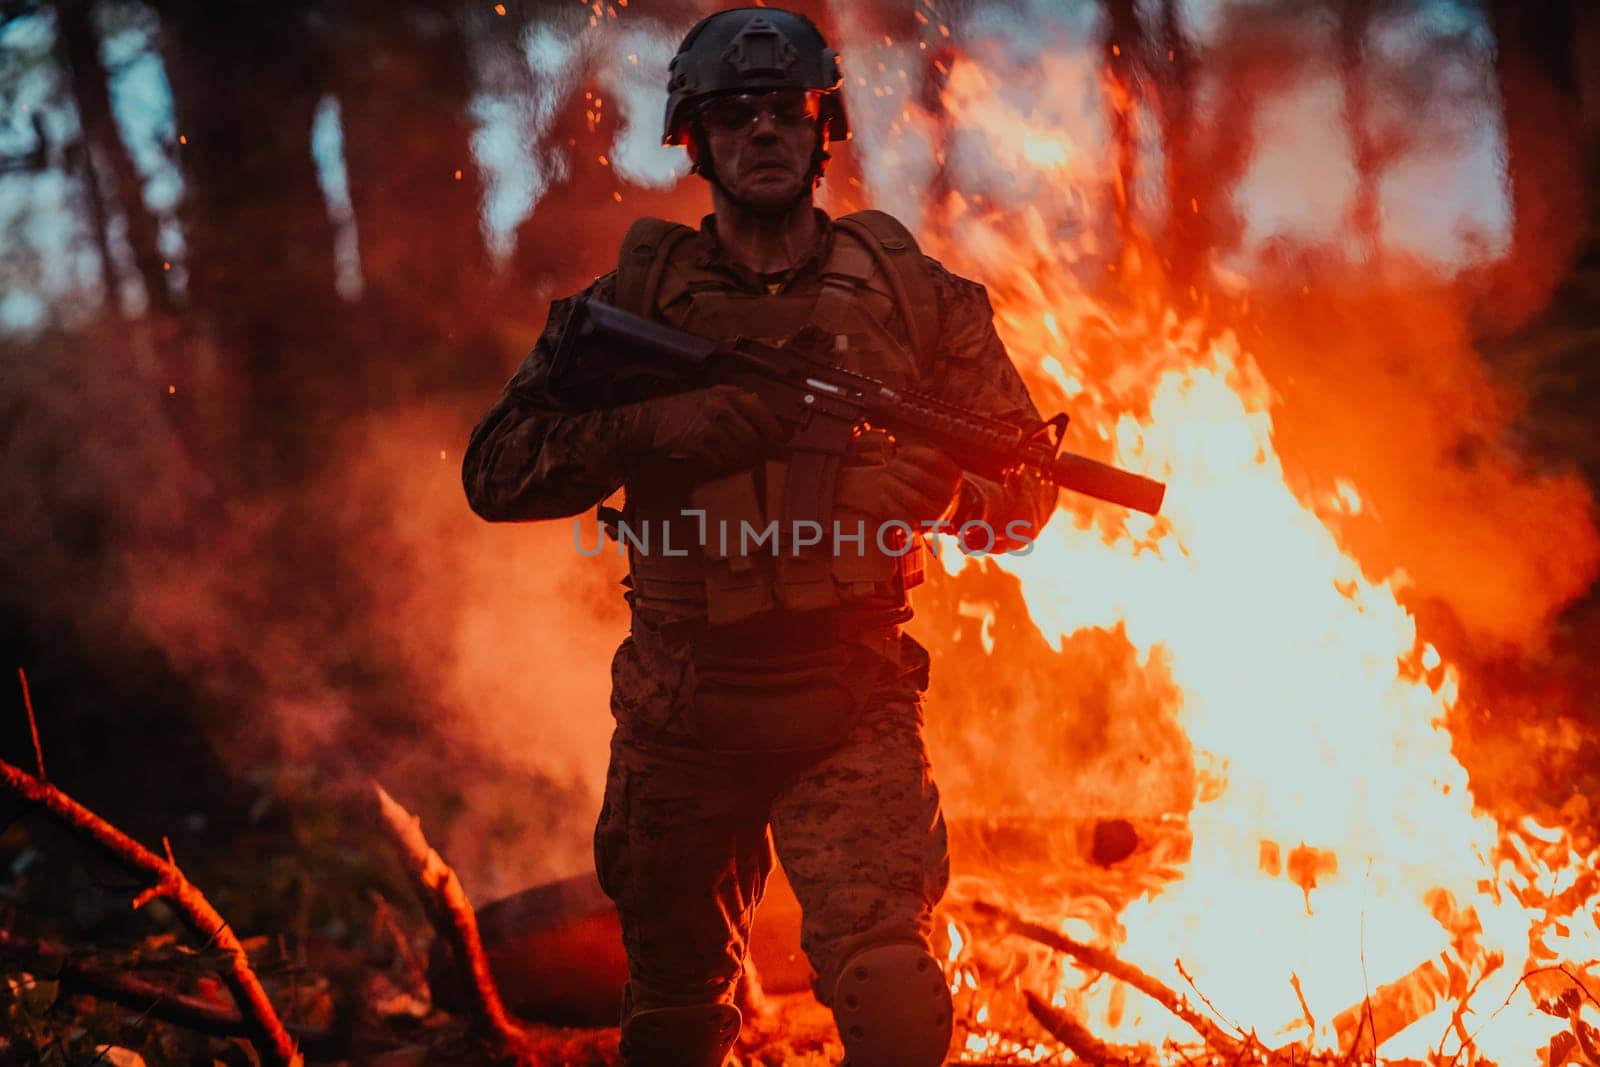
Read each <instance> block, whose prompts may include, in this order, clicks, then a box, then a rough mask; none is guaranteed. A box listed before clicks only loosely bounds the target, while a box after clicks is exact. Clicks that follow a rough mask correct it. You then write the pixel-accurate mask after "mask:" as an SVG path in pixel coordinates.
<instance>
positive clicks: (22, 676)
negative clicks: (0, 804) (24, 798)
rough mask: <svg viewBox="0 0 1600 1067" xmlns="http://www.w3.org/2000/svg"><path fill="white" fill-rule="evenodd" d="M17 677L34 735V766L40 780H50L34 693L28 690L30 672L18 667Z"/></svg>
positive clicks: (29, 730)
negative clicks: (36, 714) (35, 711)
mask: <svg viewBox="0 0 1600 1067" xmlns="http://www.w3.org/2000/svg"><path fill="white" fill-rule="evenodd" d="M17 678H18V679H19V680H20V681H21V682H22V706H23V707H24V708H26V709H27V712H28V732H29V733H31V734H32V735H33V760H34V766H35V767H38V768H39V780H40V781H41V782H48V781H49V780H50V776H49V775H48V774H46V773H44V748H43V746H41V745H40V744H39V720H38V719H36V718H34V715H33V694H32V693H30V692H29V691H28V672H27V671H25V670H23V669H22V668H21V667H18V668H17Z"/></svg>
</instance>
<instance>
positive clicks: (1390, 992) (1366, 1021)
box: [1333, 960, 1450, 1059]
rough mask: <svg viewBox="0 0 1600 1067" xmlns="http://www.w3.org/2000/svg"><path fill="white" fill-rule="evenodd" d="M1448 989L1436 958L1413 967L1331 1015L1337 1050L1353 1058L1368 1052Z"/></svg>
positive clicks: (1434, 1004)
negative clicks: (1337, 1037)
mask: <svg viewBox="0 0 1600 1067" xmlns="http://www.w3.org/2000/svg"><path fill="white" fill-rule="evenodd" d="M1449 991H1450V976H1449V974H1448V973H1446V971H1445V968H1444V967H1443V966H1442V965H1441V964H1440V963H1439V961H1437V960H1429V961H1427V962H1426V963H1424V964H1422V965H1420V966H1418V967H1416V968H1413V969H1412V970H1411V972H1410V973H1409V974H1407V975H1405V976H1404V977H1403V978H1400V979H1398V980H1397V981H1394V982H1390V983H1388V984H1387V985H1381V986H1379V987H1378V988H1377V989H1374V990H1373V991H1372V995H1371V996H1369V997H1367V998H1366V999H1365V1000H1363V1001H1362V1002H1361V1003H1359V1004H1354V1005H1352V1006H1350V1007H1348V1008H1346V1009H1345V1010H1344V1011H1342V1012H1340V1013H1339V1014H1338V1015H1335V1016H1334V1017H1333V1030H1334V1033H1336V1034H1338V1035H1339V1051H1340V1052H1342V1053H1344V1054H1345V1055H1346V1056H1349V1055H1351V1054H1352V1053H1353V1054H1354V1055H1355V1056H1356V1057H1357V1058H1363V1059H1364V1058H1367V1057H1370V1056H1372V1055H1373V1054H1374V1053H1375V1052H1376V1051H1377V1048H1378V1046H1379V1045H1381V1044H1383V1043H1384V1042H1385V1041H1387V1040H1389V1039H1390V1038H1391V1037H1393V1036H1394V1035H1395V1034H1398V1033H1399V1032H1400V1031H1402V1030H1404V1029H1405V1028H1406V1027H1408V1026H1410V1025H1411V1024H1412V1023H1414V1022H1416V1021H1417V1020H1418V1019H1420V1018H1422V1017H1423V1016H1424V1015H1427V1014H1429V1013H1430V1012H1432V1011H1433V1010H1434V1009H1435V1008H1437V1007H1438V1006H1439V1004H1440V1002H1441V1001H1442V1000H1444V998H1445V997H1446V995H1448V993H1449Z"/></svg>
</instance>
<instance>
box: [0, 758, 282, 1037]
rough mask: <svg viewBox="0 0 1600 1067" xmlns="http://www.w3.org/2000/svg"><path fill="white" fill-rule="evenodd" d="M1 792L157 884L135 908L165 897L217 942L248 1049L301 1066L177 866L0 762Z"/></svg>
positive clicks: (232, 946)
mask: <svg viewBox="0 0 1600 1067" xmlns="http://www.w3.org/2000/svg"><path fill="white" fill-rule="evenodd" d="M0 787H3V788H4V789H5V791H6V792H8V793H10V794H12V795H13V796H15V797H17V798H18V799H20V800H22V801H24V802H25V803H26V804H28V805H29V806H31V807H33V808H36V809H38V810H39V811H41V812H43V813H44V814H45V815H48V816H49V817H50V818H51V819H53V820H55V821H56V822H57V823H59V824H60V825H61V826H63V827H65V828H66V829H68V830H70V831H72V832H73V833H74V834H76V835H77V836H78V838H79V839H80V840H82V841H84V842H85V843H86V844H88V845H89V846H90V847H91V848H93V849H95V850H96V851H98V852H100V853H101V854H102V855H104V856H105V857H106V858H107V859H109V860H111V861H112V862H113V863H116V864H117V865H119V866H121V867H123V868H124V869H126V870H129V871H132V872H134V873H135V874H138V875H141V876H143V877H146V878H149V879H153V884H152V885H151V886H150V887H149V888H148V889H146V890H145V891H144V892H142V893H140V894H139V895H138V896H137V897H135V898H134V901H133V906H134V907H135V908H139V907H142V906H144V905H145V904H146V903H148V902H149V901H151V900H154V899H155V898H157V897H164V898H166V900H167V901H168V902H169V903H170V904H171V905H172V907H173V908H174V909H175V910H176V911H177V912H178V914H179V915H180V916H181V917H182V918H183V921H184V923H185V925H187V926H188V927H189V928H190V929H191V930H193V931H194V932H195V934H196V935H198V936H200V937H203V938H205V939H206V940H207V943H212V942H214V943H215V944H216V946H217V947H218V948H219V949H221V950H222V951H223V952H224V953H225V954H226V955H227V957H228V966H227V968H226V969H225V970H224V971H223V973H222V980H223V983H224V984H226V985H227V987H228V990H229V992H231V993H232V994H233V998H234V1000H235V1001H236V1002H237V1003H238V1005H239V1010H240V1012H241V1014H242V1015H243V1017H244V1018H245V1019H246V1020H247V1021H248V1023H249V1033H248V1034H247V1035H246V1036H247V1037H248V1038H249V1040H250V1043H251V1044H252V1045H254V1046H255V1047H256V1049H257V1051H258V1052H260V1053H261V1056H262V1058H263V1060H265V1061H266V1062H267V1063H271V1064H274V1065H279V1067H291V1065H293V1067H298V1065H299V1064H300V1063H301V1062H302V1060H301V1057H300V1053H299V1051H298V1050H297V1049H296V1048H295V1043H294V1039H293V1038H291V1037H290V1036H289V1033H288V1031H287V1030H285V1029H284V1027H283V1022H282V1021H281V1020H280V1019H279V1018H278V1013H277V1012H276V1011H275V1010H274V1009H273V1007H272V1002H271V1001H270V1000H268V999H267V993H266V990H264V989H262V988H261V982H260V981H259V980H258V979H257V978H256V974H255V971H254V970H252V969H251V967H250V957H249V956H248V955H246V953H245V950H244V946H243V945H242V944H240V943H239V938H238V937H237V936H235V934H234V932H233V930H232V928H231V927H229V926H228V924H227V922H226V921H225V920H224V919H223V918H222V916H221V915H219V914H218V913H217V910H216V909H215V908H213V907H212V906H211V902H210V901H209V900H207V899H206V897H205V894H203V893H201V892H200V890H199V889H197V888H196V887H195V886H194V884H193V883H192V882H190V881H189V879H187V878H186V877H184V874H183V871H182V870H180V869H179V868H178V866H177V864H175V863H172V862H171V861H169V860H166V859H163V858H162V857H160V856H158V855H156V854H155V853H154V852H151V851H150V850H149V849H147V848H145V847H144V846H143V845H141V844H139V842H137V841H135V840H134V839H133V838H131V837H129V836H128V835H127V834H125V833H123V832H122V831H121V830H118V829H117V828H116V827H115V826H112V825H111V824H110V823H108V822H106V821H105V820H104V819H102V818H101V817H100V816H98V815H96V814H95V813H94V812H92V811H90V810H89V809H88V808H86V807H84V806H83V805H82V804H79V803H78V802H77V801H76V800H73V799H72V798H71V797H69V796H67V795H66V794H65V793H63V792H61V790H59V789H57V788H56V787H55V786H53V785H51V784H49V783H48V782H42V781H40V780H39V779H37V778H35V777H34V776H33V775H31V774H28V773H27V772H26V771H24V770H22V769H20V768H18V767H15V766H12V765H11V764H10V763H7V762H5V761H4V760H0Z"/></svg>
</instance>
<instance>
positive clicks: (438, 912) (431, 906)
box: [372, 782, 549, 1067]
mask: <svg viewBox="0 0 1600 1067" xmlns="http://www.w3.org/2000/svg"><path fill="white" fill-rule="evenodd" d="M372 791H373V795H374V798H375V800H376V804H377V811H378V815H379V818H380V821H381V822H382V823H383V825H384V827H385V828H386V829H387V830H388V831H389V837H390V841H391V842H392V843H393V845H394V846H395V851H396V853H397V854H398V855H399V857H400V861H401V863H402V864H404V866H405V869H406V875H407V876H408V877H409V878H410V879H411V882H412V888H414V889H415V890H416V892H417V898H418V899H419V900H420V901H421V902H422V908H423V910H424V911H426V912H427V913H428V919H429V921H431V922H432V923H433V926H434V929H435V930H436V931H438V934H439V936H440V937H442V938H443V939H444V940H445V943H446V944H448V945H449V946H450V955H451V957H452V958H453V959H454V960H455V963H456V967H457V969H458V970H459V972H460V977H461V987H462V989H463V990H464V991H465V994H466V998H467V1007H468V1010H469V1011H470V1012H471V1013H472V1019H473V1022H474V1023H475V1024H476V1026H477V1028H478V1030H479V1032H480V1033H481V1034H482V1035H483V1036H484V1037H485V1038H486V1039H487V1040H488V1041H489V1042H490V1043H491V1045H492V1046H493V1047H494V1051H495V1053H496V1054H497V1057H498V1058H500V1059H502V1060H504V1061H505V1062H509V1063H513V1064H518V1065H528V1067H536V1065H538V1064H543V1063H546V1062H548V1058H547V1057H546V1055H545V1054H546V1053H547V1052H548V1051H549V1048H548V1047H547V1046H548V1045H549V1042H547V1041H545V1040H542V1039H541V1038H540V1037H539V1036H538V1035H536V1034H534V1033H532V1032H530V1031H528V1030H525V1029H524V1028H523V1027H521V1026H519V1025H518V1024H517V1023H516V1022H515V1021H514V1020H513V1019H512V1018H511V1016H510V1014H509V1013H508V1012H507V1011H506V1009H505V1005H504V1004H503V1003H501V1001H500V992H499V990H498V989H496V988H495V984H494V976H493V975H492V974H491V973H490V972H489V957H488V956H487V955H485V954H484V951H483V941H482V939H480V938H479V936H478V917H477V914H476V913H475V912H474V911H473V910H472V903H471V902H470V901H468V900H467V894H466V891H465V890H464V889H462V888H461V880H460V879H459V878H457V877H456V872H455V871H453V870H452V869H451V868H450V865H449V864H447V863H445V861H444V859H443V858H441V857H440V855H439V853H437V852H435V851H434V850H433V847H432V846H431V845H429V844H428V839H427V838H426V837H424V836H423V834H422V820H420V819H418V818H417V817H416V816H415V815H412V814H411V813H410V812H409V811H407V810H406V809H405V808H403V807H401V806H400V805H399V804H398V803H396V802H395V800H394V798H393V797H391V796H390V795H389V794H388V793H387V792H385V791H384V788H383V786H381V785H379V784H378V783H377V782H373V783H372Z"/></svg>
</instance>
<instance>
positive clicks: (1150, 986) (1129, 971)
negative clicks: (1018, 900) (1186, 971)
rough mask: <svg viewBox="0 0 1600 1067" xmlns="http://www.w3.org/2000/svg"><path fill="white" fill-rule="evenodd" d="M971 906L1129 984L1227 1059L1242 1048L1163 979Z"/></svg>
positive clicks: (992, 908) (1005, 914) (986, 906)
mask: <svg viewBox="0 0 1600 1067" xmlns="http://www.w3.org/2000/svg"><path fill="white" fill-rule="evenodd" d="M973 907H974V908H975V909H976V910H977V912H978V913H979V914H980V915H982V916H984V917H985V918H987V919H991V920H995V921H997V922H998V923H999V924H1000V927H1001V929H1002V930H1003V931H1004V932H1006V933H1012V934H1016V935H1018V936H1019V937H1026V938H1027V939H1028V940H1030V941H1037V942H1038V943H1039V944H1041V945H1045V946H1048V947H1049V948H1053V949H1055V950H1057V951H1058V952H1064V953H1066V954H1067V955H1069V956H1071V957H1072V958H1073V959H1075V960H1077V961H1078V962H1079V963H1082V964H1084V965H1085V966H1088V967H1092V968H1094V969H1095V970H1097V971H1100V972H1102V973H1103V974H1109V975H1110V976H1111V977H1113V978H1115V979H1117V980H1119V981H1122V982H1126V983H1127V984H1128V985H1131V986H1133V988H1135V989H1137V990H1138V991H1139V992H1141V993H1143V994H1144V995H1145V996H1147V997H1149V998H1150V999H1152V1000H1154V1001H1155V1002H1156V1003H1158V1004H1160V1005H1161V1006H1162V1007H1164V1008H1166V1009H1167V1010H1168V1011H1170V1012H1172V1014H1174V1015H1176V1016H1177V1017H1178V1018H1180V1019H1182V1020H1183V1021H1184V1022H1186V1023H1188V1024H1189V1025H1190V1026H1192V1027H1193V1028H1194V1029H1195V1031H1196V1032H1197V1033H1198V1034H1199V1035H1200V1036H1201V1037H1202V1038H1204V1039H1205V1042H1206V1044H1207V1045H1210V1046H1211V1048H1212V1049H1214V1050H1215V1051H1216V1052H1218V1053H1219V1054H1221V1055H1223V1056H1227V1057H1229V1058H1230V1059H1231V1058H1233V1057H1236V1056H1238V1055H1240V1054H1241V1053H1242V1052H1243V1051H1244V1050H1245V1045H1244V1044H1243V1043H1242V1042H1240V1041H1238V1040H1236V1039H1235V1038H1232V1037H1229V1036H1228V1035H1227V1034H1225V1033H1223V1032H1222V1029H1221V1028H1220V1027H1218V1026H1217V1025H1216V1024H1215V1023H1213V1022H1212V1021H1211V1020H1210V1019H1207V1018H1206V1017H1205V1016H1204V1015H1201V1014H1200V1013H1199V1012H1197V1011H1195V1010H1194V1009H1193V1008H1191V1007H1190V1006H1189V1003H1188V1001H1187V1000H1186V999H1185V998H1184V997H1181V996H1179V995H1178V994H1177V993H1176V992H1174V991H1173V990H1172V989H1171V988H1170V987H1169V986H1168V985H1167V984H1166V983H1164V982H1162V981H1161V980H1160V979H1159V978H1156V977H1154V976H1153V975H1149V974H1146V973H1145V972H1144V971H1142V970H1140V969H1139V968H1138V967H1135V966H1134V965H1133V964H1131V963H1124V962H1123V961H1122V960H1119V959H1117V957H1115V956H1113V955H1112V954H1111V953H1109V952H1107V951H1106V950H1104V949H1099V948H1095V947H1094V946H1093V945H1085V944H1083V943H1082V942H1079V941H1074V940H1073V939H1072V938H1070V937H1068V936H1067V935H1065V934H1063V933H1059V932H1057V931H1055V930H1052V929H1050V928H1049V927H1048V926H1043V925H1040V924H1039V923H1035V922H1029V921H1028V920H1026V919H1024V918H1022V917H1021V916H1019V915H1016V914H1013V913H1012V912H1009V911H1007V910H1005V909H1004V908H1001V907H999V906H998V905H995V904H990V903H987V902H985V901H974V902H973Z"/></svg>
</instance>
